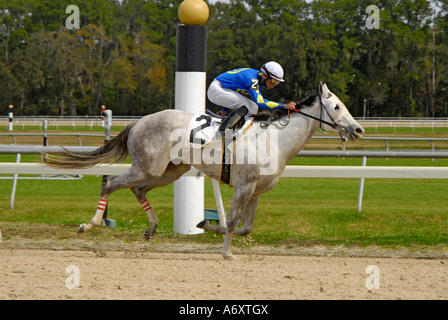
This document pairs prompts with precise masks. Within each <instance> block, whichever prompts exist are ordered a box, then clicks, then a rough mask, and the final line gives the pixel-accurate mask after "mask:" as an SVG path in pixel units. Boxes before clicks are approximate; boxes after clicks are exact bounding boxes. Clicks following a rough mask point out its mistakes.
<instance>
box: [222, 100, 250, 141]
mask: <svg viewBox="0 0 448 320" xmlns="http://www.w3.org/2000/svg"><path fill="white" fill-rule="evenodd" d="M248 112H249V109H247V107H246V106H241V107H238V108H237V109H235V110H233V111H232V112H231V113H230V114H229V115H228V116H227V117H226V118H225V119H224V120H223V121H222V122H221V125H220V126H219V128H218V131H219V133H220V134H221V137H224V136H225V132H226V130H227V129H233V127H234V126H235V125H236V124H237V123H238V121H240V119H241V118H242V117H244V116H245V115H246V114H247V113H248Z"/></svg>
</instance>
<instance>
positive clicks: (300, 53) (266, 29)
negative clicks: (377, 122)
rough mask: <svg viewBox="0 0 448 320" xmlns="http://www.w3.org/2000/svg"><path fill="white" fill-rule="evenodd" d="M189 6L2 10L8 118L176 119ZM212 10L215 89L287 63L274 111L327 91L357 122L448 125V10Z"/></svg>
mask: <svg viewBox="0 0 448 320" xmlns="http://www.w3.org/2000/svg"><path fill="white" fill-rule="evenodd" d="M181 2H182V1H180V0H177V1H169V0H152V1H148V0H94V1H92V0H0V21H1V23H0V41H1V45H0V81H1V86H0V101H1V102H2V103H1V105H0V111H1V112H2V114H7V110H8V106H9V105H10V104H13V105H14V113H15V114H16V115H97V114H99V112H100V111H99V110H100V108H101V106H102V105H106V106H107V107H108V108H110V109H111V110H113V112H114V114H115V115H145V114H148V113H153V112H156V111H159V110H162V109H167V108H173V107H174V75H175V63H176V61H175V60H176V26H177V25H178V24H179V23H180V22H179V20H178V17H177V10H178V7H179V5H180V3H181ZM371 4H373V5H374V7H373V9H375V8H376V9H377V10H376V11H375V10H373V11H372V8H369V9H368V8H367V7H368V6H369V5H371ZM70 5H75V6H77V7H78V8H79V29H69V28H67V27H66V20H67V19H68V18H69V17H70V13H66V8H67V7H68V6H70ZM209 8H210V18H209V21H208V22H207V24H206V26H207V47H208V48H207V85H208V84H210V83H211V81H212V80H213V79H214V78H215V77H216V76H217V75H219V74H220V73H222V72H225V71H227V70H230V69H235V68H239V67H252V68H256V69H258V68H260V67H261V66H262V65H263V64H264V63H265V62H268V61H271V60H275V61H277V62H279V63H280V64H281V65H282V66H283V67H284V70H285V80H286V82H285V83H284V84H281V85H280V86H279V87H278V88H276V89H275V90H271V91H269V92H265V96H266V98H269V99H271V100H285V101H291V100H300V99H303V98H305V97H306V96H307V95H309V94H312V93H315V92H316V90H317V85H318V83H319V81H323V82H326V83H327V84H328V86H329V88H330V90H332V91H333V92H334V93H335V94H337V95H338V96H339V97H340V98H341V100H342V101H344V102H345V104H346V105H347V107H348V108H349V109H350V111H351V112H352V114H353V115H356V116H363V115H364V114H365V115H367V116H424V117H426V116H429V117H433V116H435V117H444V116H446V115H447V111H448V110H447V107H448V105H447V102H448V90H447V87H448V86H447V85H448V75H447V68H448V0H437V1H428V0H378V1H372V3H368V4H367V2H366V1H364V0H315V1H306V0H275V1H272V0H229V1H224V2H216V3H210V4H209ZM376 14H377V15H376ZM372 22H374V23H376V24H375V25H374V26H373V27H372ZM208 107H209V108H211V109H213V110H217V107H216V106H213V105H211V104H210V103H208Z"/></svg>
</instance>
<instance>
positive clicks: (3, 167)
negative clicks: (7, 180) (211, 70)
mask: <svg viewBox="0 0 448 320" xmlns="http://www.w3.org/2000/svg"><path fill="white" fill-rule="evenodd" d="M129 168H130V165H129V164H109V165H106V164H99V165H95V166H93V167H91V168H88V169H63V170H61V169H54V168H50V167H47V166H45V165H43V164H39V163H10V162H2V163H0V174H15V178H17V175H18V174H41V175H60V174H68V175H118V174H121V173H123V172H125V171H126V170H128V169H129ZM185 175H186V176H198V175H202V173H201V172H199V171H198V170H196V169H191V170H190V171H189V172H187V173H186V174H185ZM281 177H282V178H359V179H361V180H360V181H361V183H360V188H359V196H358V211H361V210H362V198H363V193H364V179H366V178H367V179H448V167H386V166H385V167H383V166H370V167H368V166H366V158H364V159H363V166H358V167H357V166H286V167H285V170H284V171H283V173H282V175H281ZM14 184H17V180H16V179H15V180H14ZM14 197H15V187H14V185H13V191H12V193H11V201H12V202H13V201H14ZM12 207H13V204H12ZM221 222H222V221H221Z"/></svg>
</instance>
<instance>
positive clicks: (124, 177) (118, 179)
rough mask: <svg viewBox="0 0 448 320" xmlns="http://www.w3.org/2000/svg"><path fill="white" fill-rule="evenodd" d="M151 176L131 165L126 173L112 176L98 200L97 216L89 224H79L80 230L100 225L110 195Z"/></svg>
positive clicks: (84, 230) (87, 229) (102, 189)
mask: <svg viewBox="0 0 448 320" xmlns="http://www.w3.org/2000/svg"><path fill="white" fill-rule="evenodd" d="M150 178H151V175H150V174H149V173H147V172H145V171H141V170H138V169H136V168H135V167H131V168H130V169H129V170H128V171H126V172H125V173H123V174H121V175H118V176H110V177H109V179H108V181H107V183H105V184H104V185H103V186H102V188H101V195H100V200H99V202H98V207H97V209H96V212H95V216H94V217H93V218H92V220H90V223H89V224H85V223H83V224H81V225H80V226H79V229H78V232H86V231H89V230H91V229H92V228H94V227H96V226H99V225H100V224H101V221H102V219H103V214H104V210H105V209H106V205H107V201H108V199H109V195H110V194H111V193H112V192H114V191H116V190H118V189H123V188H130V187H133V186H135V185H137V184H140V183H142V182H144V181H146V180H148V179H150Z"/></svg>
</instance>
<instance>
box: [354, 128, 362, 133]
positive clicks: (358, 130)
mask: <svg viewBox="0 0 448 320" xmlns="http://www.w3.org/2000/svg"><path fill="white" fill-rule="evenodd" d="M355 132H356V133H358V134H363V133H364V130H363V129H362V128H356V129H355Z"/></svg>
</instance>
